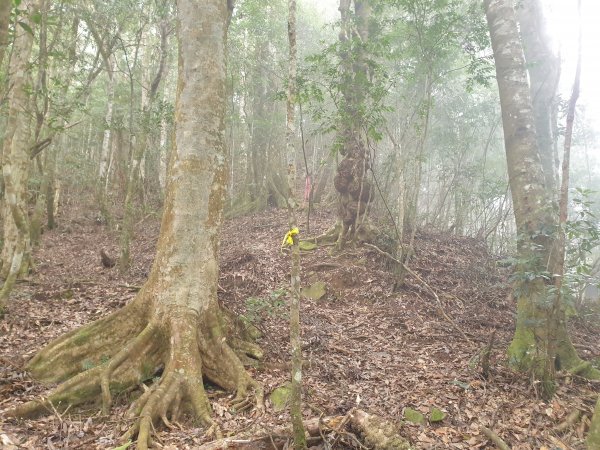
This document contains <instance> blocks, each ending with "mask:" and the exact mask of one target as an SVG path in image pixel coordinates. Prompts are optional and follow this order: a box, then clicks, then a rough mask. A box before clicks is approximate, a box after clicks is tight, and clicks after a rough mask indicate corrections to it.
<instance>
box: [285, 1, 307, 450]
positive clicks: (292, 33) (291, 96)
mask: <svg viewBox="0 0 600 450" xmlns="http://www.w3.org/2000/svg"><path fill="white" fill-rule="evenodd" d="M288 42H289V70H288V88H287V102H286V103H287V105H286V106H287V115H286V119H287V120H286V123H287V127H286V133H285V138H286V147H287V157H288V192H287V199H286V200H287V203H288V211H289V222H290V237H291V239H292V267H291V287H292V289H291V291H292V292H291V302H290V344H291V347H292V381H291V392H290V414H291V416H292V426H293V430H294V449H296V450H302V449H305V448H306V436H305V434H304V425H303V424H302V342H301V340H300V239H299V236H298V233H294V231H295V230H298V223H297V217H296V208H297V203H296V200H295V195H294V190H295V187H296V183H295V181H296V146H295V145H294V141H295V138H296V127H295V119H296V115H295V107H296V66H297V50H296V0H288Z"/></svg>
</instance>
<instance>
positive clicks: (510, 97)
mask: <svg viewBox="0 0 600 450" xmlns="http://www.w3.org/2000/svg"><path fill="white" fill-rule="evenodd" d="M485 8H486V15H487V20H488V26H489V30H490V36H491V40H492V47H493V50H494V59H495V62H496V76H497V81H498V89H499V93H500V103H501V109H502V124H503V129H504V141H505V147H506V157H507V165H508V174H509V184H510V189H511V194H512V200H513V205H514V212H515V221H516V224H517V233H518V266H517V275H519V277H518V280H517V282H516V283H515V290H514V295H515V297H516V298H517V325H516V331H515V334H514V337H513V341H512V343H511V345H510V347H509V349H508V355H509V359H510V363H511V364H512V365H513V366H514V367H517V368H519V369H522V370H527V371H531V372H532V373H533V374H534V376H535V377H536V379H538V380H541V382H542V384H541V386H542V391H543V393H544V395H546V396H548V395H551V394H552V393H553V391H554V378H555V370H556V369H557V368H562V369H567V370H577V371H578V372H579V373H580V374H582V375H585V376H588V377H593V378H597V377H599V375H600V373H598V371H596V370H594V369H592V368H591V366H589V365H588V366H587V367H586V366H583V365H582V363H583V362H582V361H581V359H580V358H579V357H578V356H577V353H576V351H575V349H574V347H573V345H572V343H571V340H570V338H569V334H568V331H567V327H566V312H565V309H564V307H556V305H557V297H556V291H555V289H554V285H553V281H554V280H553V278H552V274H553V273H554V272H553V270H554V269H555V267H556V260H557V256H558V254H559V251H558V250H559V249H558V248H557V224H558V221H557V214H556V210H555V207H554V206H553V203H552V196H551V195H550V194H549V192H550V191H549V189H548V188H547V185H546V178H545V176H544V171H543V164H542V161H541V159H540V154H539V152H538V145H537V140H536V132H535V130H536V128H535V118H534V114H533V108H532V102H531V97H530V89H529V82H528V78H527V72H526V69H525V59H524V56H523V48H522V45H521V41H520V39H519V33H518V28H517V21H516V17H515V11H514V9H513V2H512V0H486V1H485Z"/></svg>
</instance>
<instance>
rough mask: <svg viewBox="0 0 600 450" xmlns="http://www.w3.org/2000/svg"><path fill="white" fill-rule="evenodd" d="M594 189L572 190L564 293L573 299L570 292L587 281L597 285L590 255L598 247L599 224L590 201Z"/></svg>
mask: <svg viewBox="0 0 600 450" xmlns="http://www.w3.org/2000/svg"><path fill="white" fill-rule="evenodd" d="M593 194H594V191H592V190H589V189H583V188H576V189H575V190H574V195H573V200H572V204H571V212H570V218H569V220H568V221H567V225H566V229H565V235H566V239H567V248H566V261H565V274H564V281H563V287H564V292H563V293H562V294H563V296H564V297H565V298H566V299H568V300H570V301H573V300H574V295H573V293H576V292H580V291H581V290H583V289H584V288H585V286H587V285H588V284H599V280H598V278H597V274H594V272H593V269H594V267H593V263H592V255H593V252H594V250H596V249H597V248H598V246H600V227H599V225H598V218H597V217H596V215H595V213H594V212H593V208H594V206H595V205H594V202H593V201H592V200H590V198H591V196H592V195H593Z"/></svg>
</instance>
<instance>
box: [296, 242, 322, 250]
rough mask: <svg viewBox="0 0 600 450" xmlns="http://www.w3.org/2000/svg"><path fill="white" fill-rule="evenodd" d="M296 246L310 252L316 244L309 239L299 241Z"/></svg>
mask: <svg viewBox="0 0 600 450" xmlns="http://www.w3.org/2000/svg"><path fill="white" fill-rule="evenodd" d="M298 247H299V248H300V250H301V251H303V252H310V251H312V250H315V249H316V248H317V247H318V245H317V244H315V243H314V242H310V241H300V243H299V244H298Z"/></svg>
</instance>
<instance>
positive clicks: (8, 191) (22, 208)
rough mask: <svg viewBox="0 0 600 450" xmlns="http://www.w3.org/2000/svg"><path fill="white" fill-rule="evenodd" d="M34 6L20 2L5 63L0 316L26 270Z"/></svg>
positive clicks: (29, 2) (27, 263) (28, 242)
mask: <svg viewBox="0 0 600 450" xmlns="http://www.w3.org/2000/svg"><path fill="white" fill-rule="evenodd" d="M36 9H37V3H36V2H34V1H31V0H23V2H22V3H21V5H20V10H21V11H23V16H21V17H19V20H20V21H21V22H22V23H23V24H24V26H23V27H21V26H15V38H14V44H13V49H12V53H11V56H10V62H9V77H10V80H9V82H10V90H9V92H8V118H7V122H6V129H5V133H4V143H3V149H2V176H3V180H4V244H3V248H2V256H1V259H2V269H1V273H0V276H2V278H4V285H3V286H2V290H1V291H0V315H1V314H2V313H3V311H4V309H5V307H6V303H7V300H8V296H9V294H10V292H11V290H12V288H13V286H14V283H15V281H16V279H17V277H18V276H19V275H20V274H22V273H24V272H26V271H27V269H28V267H29V248H30V240H29V217H28V214H27V195H26V194H27V182H28V179H29V165H30V164H29V152H28V149H29V145H30V140H31V139H30V137H31V121H30V117H31V114H30V112H29V110H30V100H31V99H30V95H29V93H28V89H29V87H28V86H30V85H31V79H30V77H31V74H30V67H29V58H30V56H31V49H32V46H33V35H32V34H31V33H30V32H29V31H27V30H26V29H25V28H26V27H28V28H30V29H33V28H35V24H34V23H33V21H32V20H31V17H32V15H33V13H34V12H35V11H36Z"/></svg>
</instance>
